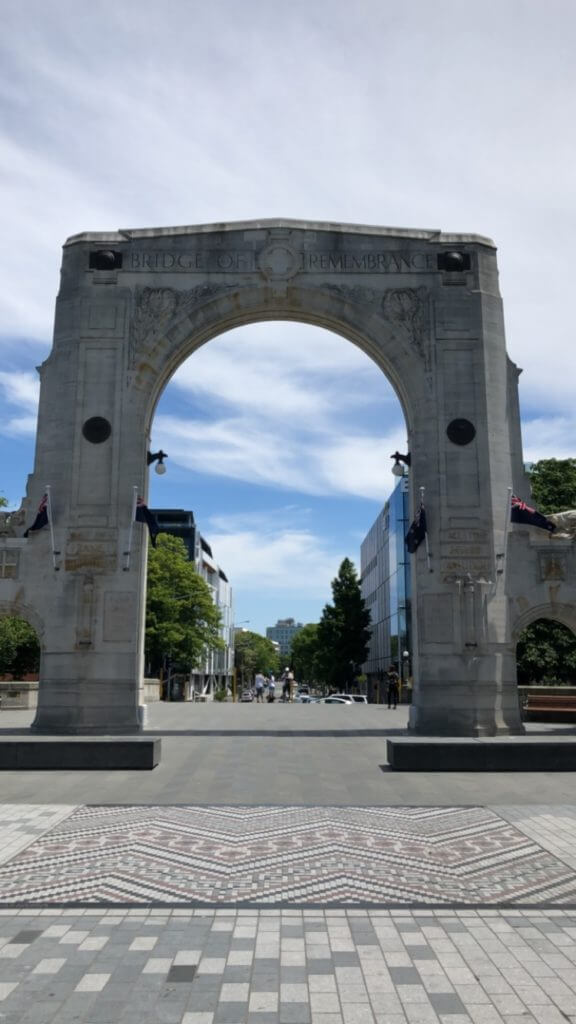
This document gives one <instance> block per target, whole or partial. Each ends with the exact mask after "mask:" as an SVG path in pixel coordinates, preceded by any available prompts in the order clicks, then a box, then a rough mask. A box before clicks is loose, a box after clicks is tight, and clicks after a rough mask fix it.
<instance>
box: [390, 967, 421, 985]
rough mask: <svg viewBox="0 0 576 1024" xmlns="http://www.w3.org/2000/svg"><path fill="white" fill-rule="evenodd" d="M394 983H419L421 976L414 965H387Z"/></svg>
mask: <svg viewBox="0 0 576 1024" xmlns="http://www.w3.org/2000/svg"><path fill="white" fill-rule="evenodd" d="M388 970H389V971H390V977H391V978H392V981H393V982H394V984H395V985H421V984H422V978H421V977H420V975H419V973H418V971H417V970H416V968H415V967H389V968H388Z"/></svg>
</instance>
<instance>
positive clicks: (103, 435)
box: [82, 416, 112, 444]
mask: <svg viewBox="0 0 576 1024" xmlns="http://www.w3.org/2000/svg"><path fill="white" fill-rule="evenodd" d="M82 433H83V434H84V437H85V438H86V440H87V441H90V444H102V442H103V441H107V440H108V438H109V437H110V434H111V433H112V427H111V426H110V424H109V422H108V420H105V419H104V417H103V416H91V417H90V419H89V420H86V422H85V423H84V426H83V427H82Z"/></svg>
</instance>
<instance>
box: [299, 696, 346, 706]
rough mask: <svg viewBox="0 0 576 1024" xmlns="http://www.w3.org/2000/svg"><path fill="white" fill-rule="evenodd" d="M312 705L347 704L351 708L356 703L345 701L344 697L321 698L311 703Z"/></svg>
mask: <svg viewBox="0 0 576 1024" xmlns="http://www.w3.org/2000/svg"><path fill="white" fill-rule="evenodd" d="M310 703H311V704H346V705H348V707H350V706H351V705H352V704H353V703H354V701H352V700H343V698H342V697H319V698H318V699H317V700H312V701H310Z"/></svg>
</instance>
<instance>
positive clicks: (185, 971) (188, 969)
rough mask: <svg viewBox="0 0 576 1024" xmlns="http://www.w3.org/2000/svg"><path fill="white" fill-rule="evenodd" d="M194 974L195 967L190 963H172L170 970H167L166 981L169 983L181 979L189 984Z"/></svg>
mask: <svg viewBox="0 0 576 1024" xmlns="http://www.w3.org/2000/svg"><path fill="white" fill-rule="evenodd" d="M195 974H196V968H195V967H193V966H192V965H191V964H176V965H174V964H173V965H172V967H171V968H170V970H169V971H168V976H167V978H166V982H167V983H168V984H170V983H171V982H174V981H177V982H181V981H182V982H188V984H190V982H192V981H193V980H194V976H195Z"/></svg>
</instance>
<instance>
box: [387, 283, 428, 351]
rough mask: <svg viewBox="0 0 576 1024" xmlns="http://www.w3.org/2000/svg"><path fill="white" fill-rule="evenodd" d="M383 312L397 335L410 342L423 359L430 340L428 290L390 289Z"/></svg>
mask: <svg viewBox="0 0 576 1024" xmlns="http://www.w3.org/2000/svg"><path fill="white" fill-rule="evenodd" d="M382 312H383V314H384V316H385V317H386V319H387V320H388V322H389V323H390V324H391V326H392V328H393V330H394V331H395V333H396V334H397V335H399V336H400V337H402V338H404V339H405V340H406V341H408V342H409V343H410V344H411V345H412V346H413V347H414V348H415V349H416V351H417V352H418V354H419V355H420V356H422V358H423V359H426V357H427V341H428V338H429V333H430V331H429V320H430V313H429V302H428V290H427V289H426V288H390V289H388V291H386V292H385V293H384V297H383V299H382Z"/></svg>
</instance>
